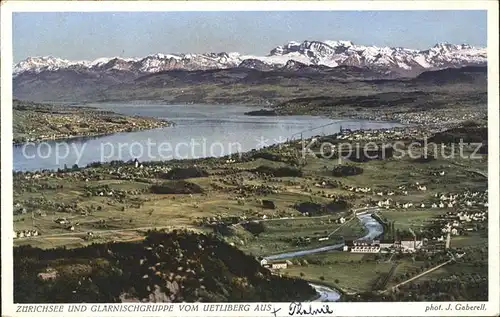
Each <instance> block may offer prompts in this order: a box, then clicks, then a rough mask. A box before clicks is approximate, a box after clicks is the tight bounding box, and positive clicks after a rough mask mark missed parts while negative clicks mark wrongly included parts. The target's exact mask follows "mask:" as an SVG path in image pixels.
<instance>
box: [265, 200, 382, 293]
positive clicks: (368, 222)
mask: <svg viewBox="0 0 500 317" xmlns="http://www.w3.org/2000/svg"><path fill="white" fill-rule="evenodd" d="M376 210H377V208H371V209H367V210H366V211H365V212H362V213H358V214H357V217H358V220H359V221H360V222H361V223H362V224H363V226H364V227H365V228H366V230H367V233H366V235H364V236H363V237H360V239H375V238H377V237H378V236H380V235H381V234H382V233H383V232H384V228H383V227H382V225H381V224H380V223H379V222H378V221H376V220H375V219H374V218H373V217H372V212H373V211H376ZM343 246H344V243H339V244H333V245H329V246H325V247H321V248H314V249H308V250H301V251H294V252H285V253H280V254H274V255H270V256H267V257H265V259H266V260H279V259H289V258H294V257H298V256H304V255H309V254H315V253H320V252H326V251H334V250H339V249H341V248H342V247H343ZM310 285H311V286H312V287H313V288H314V289H315V290H316V292H317V293H318V294H319V298H318V299H316V301H322V302H336V301H338V300H339V299H340V293H339V292H338V291H337V290H336V289H334V288H331V287H328V286H324V285H318V284H313V283H310Z"/></svg>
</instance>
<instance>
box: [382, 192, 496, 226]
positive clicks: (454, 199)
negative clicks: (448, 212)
mask: <svg viewBox="0 0 500 317" xmlns="http://www.w3.org/2000/svg"><path fill="white" fill-rule="evenodd" d="M417 186H419V187H420V190H423V191H425V190H426V187H425V186H421V185H417ZM405 193H406V194H407V192H406V191H405ZM380 194H384V193H383V192H380V193H377V195H378V196H382V195H380ZM385 194H387V196H392V195H393V192H391V191H389V192H386V193H385ZM434 198H435V199H434V200H433V201H425V202H424V201H423V202H420V203H415V204H414V203H411V202H397V201H394V200H392V199H390V198H387V199H384V200H379V201H372V202H373V203H374V204H375V205H376V206H377V207H380V208H386V209H389V208H391V207H395V208H397V209H409V208H412V207H418V208H432V209H437V208H440V209H444V208H456V207H473V206H478V207H481V208H483V207H488V197H487V192H484V193H481V192H465V193H462V194H438V193H436V194H435V195H434ZM462 216H463V215H462ZM463 217H465V216H463ZM470 217H476V218H478V219H479V218H481V217H485V215H484V213H482V214H481V213H479V214H477V215H476V214H473V215H471V216H470Z"/></svg>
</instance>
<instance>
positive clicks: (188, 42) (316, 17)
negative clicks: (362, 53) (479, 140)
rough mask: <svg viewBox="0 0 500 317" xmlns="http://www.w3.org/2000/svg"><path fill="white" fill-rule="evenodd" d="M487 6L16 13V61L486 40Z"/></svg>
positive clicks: (411, 45) (479, 43)
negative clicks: (315, 43)
mask: <svg viewBox="0 0 500 317" xmlns="http://www.w3.org/2000/svg"><path fill="white" fill-rule="evenodd" d="M486 15H487V13H486V11H322V12H318V11H309V12H304V11H294V12H286V11H281V12H119V13H112V12H40V13H39V12H25V13H14V14H13V54H14V56H13V57H14V62H19V61H20V60H23V59H25V58H27V57H29V56H48V55H52V56H56V57H60V58H64V59H70V60H93V59H96V58H99V57H114V56H120V57H141V56H146V55H149V54H155V53H206V52H240V53H244V54H255V55H266V54H268V53H269V51H270V50H271V49H273V48H274V47H276V46H278V45H283V44H286V43H287V42H289V41H299V42H302V41H304V40H319V41H321V40H350V41H352V42H354V43H355V44H361V45H376V46H398V47H405V48H413V49H427V48H429V47H431V46H433V45H434V44H436V43H440V42H448V43H453V44H462V43H467V44H470V45H474V46H486V37H487V35H486V30H487V22H486Z"/></svg>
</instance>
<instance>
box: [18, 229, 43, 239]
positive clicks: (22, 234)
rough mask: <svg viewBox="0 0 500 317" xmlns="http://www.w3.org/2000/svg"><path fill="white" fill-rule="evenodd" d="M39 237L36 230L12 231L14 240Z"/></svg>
mask: <svg viewBox="0 0 500 317" xmlns="http://www.w3.org/2000/svg"><path fill="white" fill-rule="evenodd" d="M38 235H40V233H39V232H38V230H20V231H14V239H17V238H25V237H36V236H38Z"/></svg>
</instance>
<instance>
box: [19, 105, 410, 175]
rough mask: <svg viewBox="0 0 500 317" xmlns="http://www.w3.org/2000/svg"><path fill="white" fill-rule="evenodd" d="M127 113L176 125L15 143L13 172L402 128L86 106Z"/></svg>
mask: <svg viewBox="0 0 500 317" xmlns="http://www.w3.org/2000/svg"><path fill="white" fill-rule="evenodd" d="M86 106H94V107H98V108H102V109H105V110H111V111H115V112H117V113H121V114H125V115H141V116H150V117H158V118H162V119H166V120H169V121H172V122H174V124H175V125H174V126H171V127H166V128H161V129H153V130H145V131H138V132H124V133H116V134H112V135H107V136H101V137H94V138H75V139H71V140H51V141H44V142H38V143H28V144H24V145H14V146H13V156H14V157H13V158H14V166H13V169H14V170H15V171H34V170H41V169H57V168H63V167H64V166H65V165H66V166H68V167H71V166H73V165H74V164H77V165H79V166H85V165H87V164H89V163H92V162H96V161H101V162H109V161H112V160H123V161H128V160H131V159H134V158H137V159H138V160H139V161H162V160H171V159H186V158H200V157H211V156H213V157H219V156H225V155H229V154H234V153H238V152H246V151H249V150H252V149H259V148H262V147H263V146H268V145H272V144H276V143H281V142H284V141H285V140H287V139H300V138H301V136H302V137H304V138H307V137H312V136H315V135H328V134H333V133H337V132H339V131H340V127H341V126H342V128H347V129H351V130H356V129H381V128H391V127H395V126H401V125H400V124H397V123H392V122H374V121H367V120H353V119H345V120H344V119H337V120H332V119H328V118H322V117H315V116H272V117H255V116H246V115H244V113H245V112H247V111H251V110H255V109H256V108H254V107H247V106H241V105H157V104H145V105H141V104H137V103H136V104H120V103H100V104H90V105H86Z"/></svg>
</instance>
